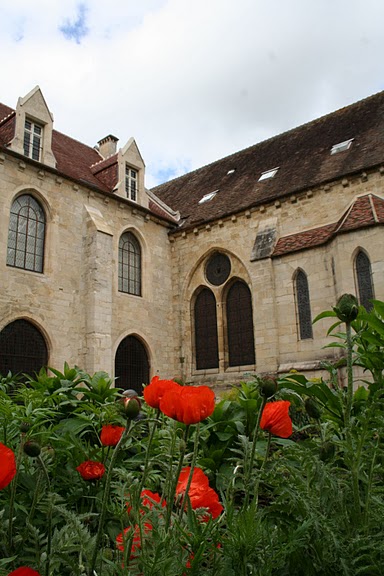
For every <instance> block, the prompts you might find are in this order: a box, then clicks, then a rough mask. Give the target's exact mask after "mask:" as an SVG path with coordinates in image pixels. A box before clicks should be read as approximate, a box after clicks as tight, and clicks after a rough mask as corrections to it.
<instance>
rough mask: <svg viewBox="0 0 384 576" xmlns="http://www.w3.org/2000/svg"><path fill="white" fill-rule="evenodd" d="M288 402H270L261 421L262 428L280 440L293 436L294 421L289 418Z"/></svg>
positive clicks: (265, 407)
mask: <svg viewBox="0 0 384 576" xmlns="http://www.w3.org/2000/svg"><path fill="white" fill-rule="evenodd" d="M290 405H291V403H290V402H289V401H288V400H277V401H276V402H268V403H267V404H266V405H265V406H264V410H263V413H262V415H261V420H260V428H261V429H262V430H267V431H268V432H270V433H271V434H274V435H275V436H279V437H280V438H288V437H289V436H291V434H292V420H291V418H290V416H289V407H290Z"/></svg>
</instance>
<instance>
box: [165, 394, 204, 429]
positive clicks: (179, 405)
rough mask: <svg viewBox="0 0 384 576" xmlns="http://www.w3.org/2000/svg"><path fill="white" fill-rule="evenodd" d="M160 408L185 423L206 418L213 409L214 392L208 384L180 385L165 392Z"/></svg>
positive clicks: (194, 422) (193, 422) (192, 422)
mask: <svg viewBox="0 0 384 576" xmlns="http://www.w3.org/2000/svg"><path fill="white" fill-rule="evenodd" d="M159 406H160V410H161V411H162V412H163V413H164V414H165V415H166V416H169V417H170V418H173V419H174V420H177V421H178V422H183V423H184V424H186V425H189V424H196V423H197V422H201V421H202V420H205V418H208V416H210V415H211V414H212V412H213V411H214V409H215V393H214V392H213V390H212V389H211V388H209V387H208V386H180V388H179V389H171V390H168V391H167V392H165V394H164V396H163V397H162V399H161V400H160V404H159Z"/></svg>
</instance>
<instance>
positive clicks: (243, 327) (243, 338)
mask: <svg viewBox="0 0 384 576" xmlns="http://www.w3.org/2000/svg"><path fill="white" fill-rule="evenodd" d="M226 310H227V338H228V363H229V366H247V365H249V364H254V363H255V338H254V329H253V315H252V297H251V292H250V290H249V288H248V286H247V285H246V284H245V283H244V282H241V281H237V282H235V283H234V284H232V286H231V287H230V289H229V291H228V294H227V300H226Z"/></svg>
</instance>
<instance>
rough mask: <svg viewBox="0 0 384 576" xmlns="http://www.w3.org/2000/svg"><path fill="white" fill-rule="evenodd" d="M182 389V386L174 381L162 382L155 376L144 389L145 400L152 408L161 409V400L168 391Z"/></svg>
mask: <svg viewBox="0 0 384 576" xmlns="http://www.w3.org/2000/svg"><path fill="white" fill-rule="evenodd" d="M178 388H182V386H180V384H178V383H177V382H174V381H173V380H160V379H159V377H158V376H154V377H153V378H152V380H151V382H150V384H148V386H145V388H144V392H143V394H144V400H145V401H146V403H147V404H148V406H151V407H152V408H159V404H160V400H161V399H162V397H163V396H164V394H165V392H167V390H171V389H178Z"/></svg>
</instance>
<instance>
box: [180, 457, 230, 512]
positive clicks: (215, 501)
mask: <svg viewBox="0 0 384 576" xmlns="http://www.w3.org/2000/svg"><path fill="white" fill-rule="evenodd" d="M190 471H191V468H190V466H187V467H186V468H183V469H182V471H181V472H180V476H179V479H178V482H177V486H176V494H177V495H182V494H184V493H185V491H186V489H187V483H188V478H189V474H190ZM188 496H189V500H190V502H191V506H192V508H193V510H197V509H198V508H206V509H207V511H208V514H204V515H203V516H202V520H203V521H204V522H208V520H209V518H210V517H211V516H212V518H217V517H218V516H220V514H221V512H222V510H223V506H222V505H221V504H220V502H219V496H218V494H217V493H216V492H215V490H214V489H213V488H211V487H210V486H209V480H208V477H207V476H206V475H205V474H204V472H203V471H202V469H201V468H194V470H193V474H192V481H191V485H190V488H189V491H188Z"/></svg>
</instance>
